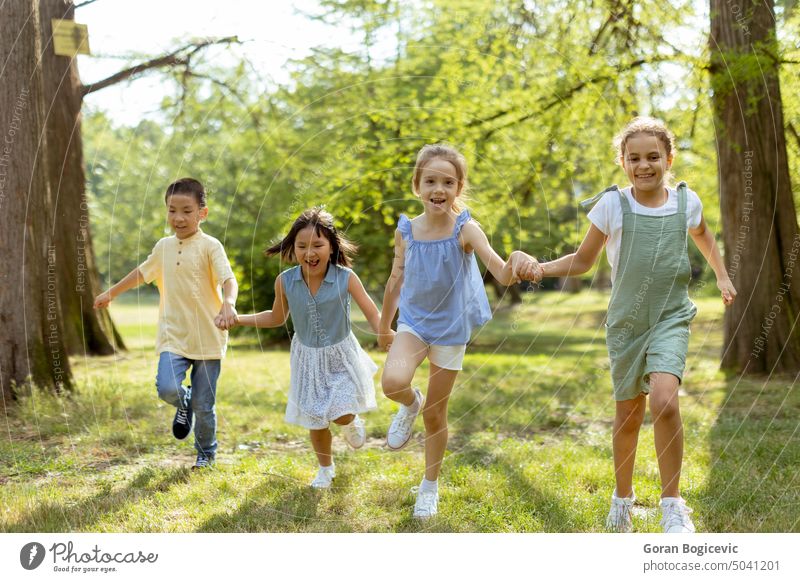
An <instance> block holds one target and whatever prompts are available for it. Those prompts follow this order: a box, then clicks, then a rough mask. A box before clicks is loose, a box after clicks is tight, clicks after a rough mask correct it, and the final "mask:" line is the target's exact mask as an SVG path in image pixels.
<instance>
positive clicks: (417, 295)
mask: <svg viewBox="0 0 800 582" xmlns="http://www.w3.org/2000/svg"><path fill="white" fill-rule="evenodd" d="M470 219H471V217H470V214H469V210H464V211H463V212H462V213H461V214H459V215H458V217H457V218H456V226H455V228H454V229H453V235H452V236H451V237H449V238H445V239H440V240H416V239H414V235H413V233H412V232H411V221H410V220H409V219H408V217H407V216H406V215H404V214H403V215H401V216H400V220H399V221H398V223H397V228H398V230H399V231H400V233H401V235H402V236H403V239H404V240H405V242H406V253H405V275H404V278H403V287H402V289H401V290H400V317H399V319H398V323H399V324H400V323H402V324H405V325H407V326H409V327H410V328H411V329H412V330H414V332H415V333H416V334H418V335H419V336H420V337H421V338H422V339H423V341H425V342H426V343H428V344H430V345H439V346H457V345H464V344H466V343H467V342H469V338H470V336H471V335H472V330H473V329H474V328H476V327H479V326H481V325H483V324H484V323H486V322H487V321H489V320H490V319H491V318H492V311H491V309H490V308H489V298H488V297H487V296H486V289H485V288H484V286H483V278H482V277H481V274H480V271H479V270H478V262H477V261H476V260H475V254H474V253H465V252H464V248H463V247H462V246H461V243H460V242H459V240H458V237H459V234H460V233H461V229H462V228H463V227H464V225H465V224H466V223H467V222H469V220H470Z"/></svg>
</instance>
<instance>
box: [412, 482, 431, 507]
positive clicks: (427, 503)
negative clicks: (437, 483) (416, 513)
mask: <svg viewBox="0 0 800 582" xmlns="http://www.w3.org/2000/svg"><path fill="white" fill-rule="evenodd" d="M411 493H413V494H414V495H416V496H417V502H416V503H415V504H414V505H415V506H416V507H424V508H425V509H430V508H431V507H432V506H433V504H434V502H435V501H436V491H422V490H420V488H419V485H415V486H414V487H412V488H411Z"/></svg>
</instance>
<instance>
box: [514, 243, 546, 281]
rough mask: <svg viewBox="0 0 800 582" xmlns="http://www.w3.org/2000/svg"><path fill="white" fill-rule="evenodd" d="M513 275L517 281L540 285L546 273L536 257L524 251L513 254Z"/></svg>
mask: <svg viewBox="0 0 800 582" xmlns="http://www.w3.org/2000/svg"><path fill="white" fill-rule="evenodd" d="M510 258H511V274H512V275H513V277H514V278H515V279H521V280H523V281H533V282H534V283H538V282H539V281H541V280H542V276H543V275H544V272H543V270H542V266H541V265H540V264H539V261H537V260H536V259H535V258H534V257H531V256H530V255H528V254H526V253H523V252H522V251H514V252H513V253H511V257H510Z"/></svg>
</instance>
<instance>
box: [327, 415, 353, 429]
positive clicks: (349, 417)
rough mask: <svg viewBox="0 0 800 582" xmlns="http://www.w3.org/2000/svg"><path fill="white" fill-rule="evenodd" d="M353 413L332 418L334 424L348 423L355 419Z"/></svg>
mask: <svg viewBox="0 0 800 582" xmlns="http://www.w3.org/2000/svg"><path fill="white" fill-rule="evenodd" d="M355 417H356V416H355V415H354V414H345V415H344V416H340V417H339V418H334V419H333V422H334V424H338V425H339V426H343V425H348V424H350V423H351V422H353V420H354V419H355Z"/></svg>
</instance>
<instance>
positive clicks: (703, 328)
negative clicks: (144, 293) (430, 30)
mask: <svg viewBox="0 0 800 582" xmlns="http://www.w3.org/2000/svg"><path fill="white" fill-rule="evenodd" d="M606 302H607V296H606V295H604V294H601V293H596V292H583V293H580V294H577V295H566V294H559V293H536V294H529V296H527V297H526V300H525V305H524V306H522V307H521V308H518V309H514V310H511V309H508V308H505V309H501V310H500V311H499V312H498V313H496V315H495V318H494V320H493V321H492V322H491V323H490V324H489V325H488V326H487V327H486V328H485V329H483V330H482V331H481V333H480V334H479V335H478V336H477V338H476V339H475V341H474V343H473V345H472V346H471V347H470V349H469V350H468V355H467V359H466V363H465V370H464V372H462V374H461V375H460V377H459V380H458V382H457V385H456V389H455V392H454V395H453V397H452V398H451V408H450V434H451V441H450V446H449V450H448V455H447V457H446V459H445V464H444V468H443V472H442V478H441V480H440V492H441V500H440V505H439V508H440V514H439V516H438V517H437V518H436V519H434V520H431V521H429V522H427V523H417V522H416V521H414V520H413V519H412V518H411V508H412V505H413V497H412V495H411V494H410V493H409V489H410V488H411V487H412V486H413V485H416V484H417V483H418V481H419V479H420V478H421V475H422V470H423V443H422V437H421V434H420V433H419V432H417V433H416V436H415V440H414V442H413V443H412V445H411V446H409V447H408V448H407V449H405V450H403V451H401V452H399V453H391V452H388V451H384V450H383V449H382V444H383V438H384V436H385V433H386V428H387V426H388V423H389V421H390V418H391V415H392V414H393V413H394V412H395V408H396V407H395V405H394V404H393V403H391V402H390V401H388V400H387V399H386V398H384V397H383V396H382V395H381V394H380V387H379V386H378V383H377V378H376V386H377V389H378V393H379V395H378V404H379V410H378V411H376V412H374V413H372V414H369V415H367V416H366V420H367V422H368V431H369V437H370V438H369V441H368V444H367V446H366V447H365V448H364V449H362V450H361V451H357V452H353V451H350V450H348V449H347V448H346V446H345V445H344V443H343V441H342V439H341V437H340V436H339V435H338V434H336V435H335V437H334V438H335V440H334V447H335V451H336V455H337V456H336V461H337V472H338V475H339V476H338V477H337V479H336V481H335V482H334V485H335V488H334V489H333V490H331V491H329V492H322V493H321V492H317V491H314V490H311V489H310V488H308V487H307V484H308V483H309V482H310V480H311V479H312V477H313V476H314V474H315V469H316V463H315V459H314V456H313V453H312V452H311V450H310V446H309V444H308V438H307V434H306V432H305V431H304V430H303V429H301V428H299V427H294V426H291V425H287V424H285V423H284V422H283V410H284V406H285V390H286V386H287V383H288V378H289V357H288V351H287V347H286V345H285V344H282V345H277V346H274V347H269V348H267V349H260V348H259V347H258V344H257V342H256V341H255V338H254V337H253V336H249V337H240V336H237V337H236V338H234V340H233V342H232V346H231V348H230V349H229V352H228V357H227V358H226V360H225V362H224V366H223V372H222V376H221V378H220V382H219V390H218V406H217V409H218V418H219V435H218V436H219V442H220V449H219V453H218V457H217V459H218V461H217V466H216V468H215V469H213V470H210V471H204V472H191V471H190V470H189V469H188V467H189V466H190V465H191V463H192V462H193V460H194V451H193V448H192V446H191V443H190V442H189V440H187V441H184V442H179V441H176V440H174V439H173V438H172V436H171V419H172V415H173V410H174V409H172V408H171V407H169V406H167V405H166V404H164V403H162V402H161V401H160V400H158V398H157V396H156V393H155V387H154V377H155V366H156V357H155V354H154V353H153V350H152V344H153V337H154V334H155V322H156V311H157V307H156V306H155V305H154V303H153V301H152V298H142V300H141V301H138V300H137V297H136V296H135V295H134V296H132V297H131V296H129V297H127V298H126V301H125V302H124V303H116V304H114V305H113V309H112V314H113V316H114V319H115V321H116V322H117V324H118V325H119V327H120V330H121V332H122V334H123V336H124V337H125V340H126V342H127V343H128V347H129V351H128V352H124V353H122V354H120V355H118V356H116V357H103V358H75V359H74V360H73V366H74V371H75V375H76V378H77V384H78V387H77V391H76V393H75V394H74V395H73V396H72V397H70V398H56V397H52V396H47V395H43V394H40V393H36V394H34V395H33V396H31V397H29V398H26V399H25V400H23V401H21V402H19V403H17V405H16V406H15V407H14V410H13V411H12V412H11V413H10V414H9V415H7V417H6V423H5V424H6V430H4V431H3V432H4V435H3V437H2V440H0V486H1V487H2V489H0V490H2V497H1V498H0V531H5V532H23V531H48V532H66V531H81V532H95V531H99V532H120V531H123V532H173V531H175V532H191V531H203V532H243V531H244V532H247V531H280V532H287V531H288V532H293V531H324V532H348V531H375V532H402V531H438V532H537V531H545V532H599V531H603V521H604V518H605V514H606V512H607V509H608V499H609V497H610V495H611V491H612V489H613V469H612V463H611V433H610V430H611V422H612V418H613V411H614V403H613V400H612V398H611V386H610V380H609V376H608V364H607V359H606V352H605V343H604V339H603V327H602V324H603V316H604V313H605V305H606ZM696 302H697V303H698V306H699V308H700V312H699V315H698V317H697V319H696V320H695V324H694V327H693V335H692V343H691V352H690V354H689V358H688V362H689V365H688V369H687V375H686V382H685V384H684V390H685V394H683V396H682V413H683V418H684V423H685V428H686V431H685V432H686V456H685V465H684V473H683V475H684V476H683V481H682V484H683V495H684V497H686V498H687V499H688V500H689V504H690V505H691V506H692V507H693V508H694V510H695V513H694V519H695V523H696V525H697V527H698V530H699V531H720V532H722V531H780V532H788V531H800V525H799V524H800V479H798V473H800V445H798V441H800V438H799V437H800V435H798V426H799V425H798V418H800V396H798V391H797V390H796V389H793V388H794V384H793V380H792V378H786V377H783V378H781V377H773V378H771V379H769V380H768V381H767V379H766V378H760V379H759V378H747V379H740V378H737V377H730V378H726V377H725V375H723V374H722V373H721V372H719V371H718V369H717V366H718V356H719V352H720V346H721V341H722V336H721V316H722V307H721V302H720V301H719V300H718V299H713V298H697V299H696ZM356 327H357V328H358V330H359V331H358V332H357V333H358V334H359V335H360V338H361V339H362V342H363V344H364V345H365V346H368V345H369V343H370V339H369V336H368V335H367V334H364V333H362V332H363V330H365V328H366V326H365V324H364V322H363V319H361V320H357V325H356ZM369 350H370V352H371V354H372V356H373V357H374V358H375V360H376V361H378V362H382V361H383V358H384V355H383V354H382V353H380V352H378V351H377V350H375V348H374V346H372V345H369ZM426 376H427V367H426V366H425V367H423V368H422V369H421V370H420V372H419V374H418V380H419V381H420V382H422V381H423V379H424V378H425V377H426ZM416 428H417V429H418V431H420V430H421V429H422V422H421V419H420V420H418V422H417V425H416ZM652 443H653V433H652V426H651V425H650V424H649V422H648V423H647V424H646V426H645V427H644V428H643V431H642V435H641V437H640V445H639V455H638V459H637V467H636V475H635V488H636V492H637V496H638V498H639V500H638V503H637V506H636V518H635V523H634V525H635V529H636V530H637V531H647V532H657V531H659V526H658V520H659V512H658V510H657V507H658V498H659V481H658V471H657V464H656V459H655V453H654V449H653V444H652Z"/></svg>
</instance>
